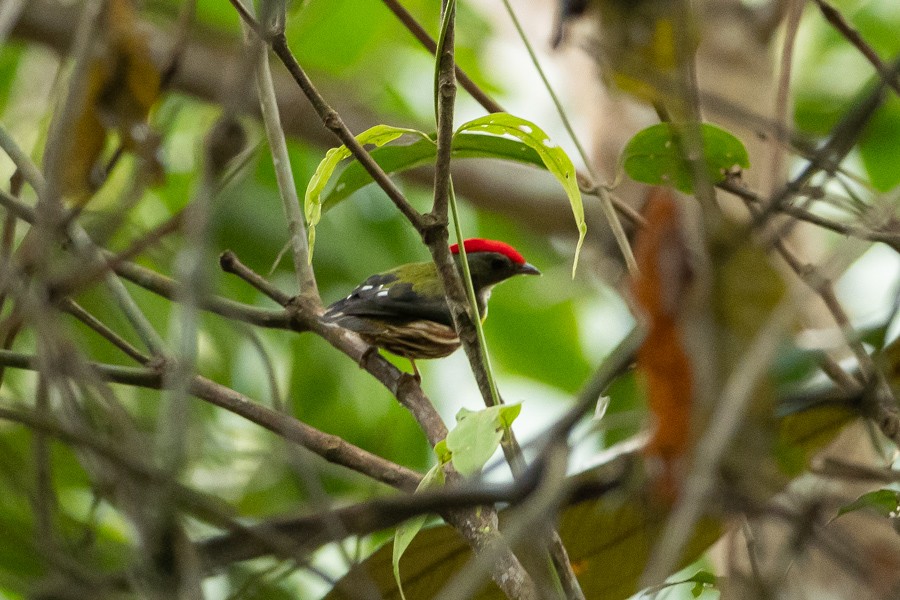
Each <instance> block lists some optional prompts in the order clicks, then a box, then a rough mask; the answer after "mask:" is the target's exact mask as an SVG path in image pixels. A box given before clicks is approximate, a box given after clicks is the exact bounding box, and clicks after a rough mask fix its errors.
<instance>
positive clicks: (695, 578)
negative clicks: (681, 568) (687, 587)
mask: <svg viewBox="0 0 900 600" xmlns="http://www.w3.org/2000/svg"><path fill="white" fill-rule="evenodd" d="M681 583H693V584H694V587H692V588H691V595H692V596H693V597H694V598H699V597H700V596H702V595H703V592H704V590H706V588H708V587H713V586H715V585H716V576H715V575H713V574H712V573H710V572H709V571H702V570H701V571H697V572H696V573H694V574H693V575H692V576H691V577H688V578H687V579H685V580H684V581H682V582H681Z"/></svg>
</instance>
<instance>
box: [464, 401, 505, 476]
mask: <svg viewBox="0 0 900 600" xmlns="http://www.w3.org/2000/svg"><path fill="white" fill-rule="evenodd" d="M521 410H522V405H521V404H505V405H501V406H491V407H488V408H485V409H482V410H479V411H470V410H466V409H465V408H463V409H460V411H459V412H458V413H457V414H456V427H454V428H453V431H451V432H450V433H448V434H447V449H448V450H450V452H451V453H452V458H451V460H452V461H453V466H454V467H455V468H456V470H457V471H459V472H460V473H461V474H463V475H472V474H473V473H477V472H479V471H481V468H482V467H483V466H484V464H485V463H486V462H487V461H488V460H490V458H491V456H493V454H494V451H495V450H497V446H499V445H500V439H501V438H502V437H503V430H504V428H507V427H509V426H510V424H512V422H513V421H514V420H515V419H516V417H517V416H519V412H521Z"/></svg>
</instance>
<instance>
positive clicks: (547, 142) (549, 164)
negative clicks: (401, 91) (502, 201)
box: [457, 113, 587, 277]
mask: <svg viewBox="0 0 900 600" xmlns="http://www.w3.org/2000/svg"><path fill="white" fill-rule="evenodd" d="M464 131H477V132H480V133H483V134H493V135H500V136H512V137H514V138H516V139H518V140H520V141H522V142H523V143H525V144H526V145H528V147H530V148H531V149H532V150H534V151H535V152H537V154H538V156H540V157H541V160H542V161H543V163H544V166H545V167H546V168H547V170H548V171H550V172H551V173H552V174H553V175H554V176H555V177H556V179H557V180H559V182H560V184H562V186H563V189H564V190H565V191H566V195H567V196H568V197H569V204H570V205H571V206H572V214H573V215H574V216H575V224H576V225H577V226H578V245H577V246H576V247H575V258H574V262H573V264H572V276H573V277H574V276H575V268H576V267H577V266H578V255H579V254H580V253H581V245H582V244H583V243H584V236H585V234H586V233H587V224H586V223H585V221H584V205H583V204H582V202H581V191H580V190H579V189H578V181H577V179H576V176H575V165H574V164H572V159H570V158H569V155H568V154H566V152H565V151H564V150H563V149H562V148H560V147H559V146H557V145H556V144H555V143H554V142H553V141H552V140H551V139H550V136H548V135H547V134H546V133H544V131H543V130H542V129H541V128H540V127H538V126H537V125H535V124H534V123H532V122H531V121H526V120H525V119H521V118H519V117H515V116H513V115H510V114H508V113H493V114H490V115H485V116H483V117H481V118H478V119H475V120H474V121H469V122H468V123H463V124H462V125H460V127H459V129H458V130H457V135H459V134H460V133H462V132H464Z"/></svg>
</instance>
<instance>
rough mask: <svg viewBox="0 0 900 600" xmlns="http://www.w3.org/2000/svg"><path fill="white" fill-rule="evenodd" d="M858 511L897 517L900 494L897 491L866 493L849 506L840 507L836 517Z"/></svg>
mask: <svg viewBox="0 0 900 600" xmlns="http://www.w3.org/2000/svg"><path fill="white" fill-rule="evenodd" d="M858 510H869V511H874V512H875V513H877V514H879V515H881V516H882V517H894V516H897V511H898V510H900V492H898V491H897V490H875V491H873V492H868V493H866V494H863V495H862V496H860V497H859V498H857V499H856V500H854V501H853V502H851V503H850V504H847V505H845V506H842V507H840V508H839V509H838V514H837V516H838V517H840V516H841V515H846V514H847V513H851V512H856V511H858Z"/></svg>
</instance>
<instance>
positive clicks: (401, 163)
mask: <svg viewBox="0 0 900 600" xmlns="http://www.w3.org/2000/svg"><path fill="white" fill-rule="evenodd" d="M450 153H451V156H452V157H453V159H454V160H455V159H459V158H496V159H500V160H508V161H513V162H518V163H522V164H526V165H532V166H536V167H540V168H542V169H546V166H545V165H544V161H543V160H541V157H540V155H539V154H538V153H537V152H535V151H534V150H533V149H532V148H531V147H529V146H528V145H527V144H523V143H522V142H520V141H519V140H511V139H509V138H504V137H497V136H489V135H482V134H479V133H458V134H456V135H455V136H454V137H453V146H452V148H451V150H450ZM369 154H371V156H372V158H373V159H375V162H377V163H378V166H379V167H381V169H382V170H383V171H384V172H385V173H402V172H403V171H408V170H409V169H415V168H416V167H421V166H425V165H430V164H433V163H434V157H435V155H436V154H437V146H435V144H434V142H433V141H432V140H431V139H427V140H417V141H415V142H413V143H412V144H407V145H391V146H384V147H383V148H376V149H374V150H372V152H370V153H369ZM333 181H334V185H333V186H331V188H330V189H329V190H328V191H326V192H324V193H323V195H322V208H323V210H325V211H328V210H330V209H331V208H332V207H334V206H335V205H336V204H338V203H339V202H341V201H343V200H345V199H346V198H347V197H349V196H350V195H351V194H353V193H354V192H356V191H358V190H360V189H362V188H364V187H365V186H367V185H369V184H370V183H372V176H371V175H369V172H368V171H366V170H365V169H364V168H363V166H362V165H361V164H360V163H359V162H358V161H353V162H351V163H349V164H348V165H347V166H346V167H345V168H344V169H343V170H342V171H341V172H340V173H339V174H338V175H337V177H334V178H333Z"/></svg>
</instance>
